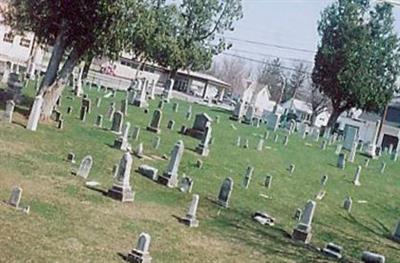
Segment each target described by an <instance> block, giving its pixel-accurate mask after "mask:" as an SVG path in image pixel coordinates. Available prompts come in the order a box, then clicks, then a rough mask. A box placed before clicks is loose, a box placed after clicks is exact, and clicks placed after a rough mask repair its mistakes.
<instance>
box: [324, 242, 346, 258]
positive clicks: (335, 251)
mask: <svg viewBox="0 0 400 263" xmlns="http://www.w3.org/2000/svg"><path fill="white" fill-rule="evenodd" d="M322 253H324V254H325V255H326V256H328V257H333V258H337V259H341V258H342V257H343V256H342V253H343V248H342V247H341V246H338V245H336V244H333V243H328V244H327V245H326V246H325V247H324V248H323V249H322Z"/></svg>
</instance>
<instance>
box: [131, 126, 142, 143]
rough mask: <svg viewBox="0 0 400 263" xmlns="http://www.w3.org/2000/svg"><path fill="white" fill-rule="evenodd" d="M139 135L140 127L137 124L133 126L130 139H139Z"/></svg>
mask: <svg viewBox="0 0 400 263" xmlns="http://www.w3.org/2000/svg"><path fill="white" fill-rule="evenodd" d="M139 135H140V127H139V126H135V127H133V130H132V135H131V137H132V140H134V141H137V140H139Z"/></svg>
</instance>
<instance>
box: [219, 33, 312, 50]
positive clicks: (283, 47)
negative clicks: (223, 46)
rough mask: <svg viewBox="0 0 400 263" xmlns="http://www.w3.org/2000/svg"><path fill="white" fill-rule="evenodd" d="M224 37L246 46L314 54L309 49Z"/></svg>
mask: <svg viewBox="0 0 400 263" xmlns="http://www.w3.org/2000/svg"><path fill="white" fill-rule="evenodd" d="M224 37H225V38H226V39H230V40H233V41H238V42H243V43H248V44H253V45H259V46H267V47H274V48H279V49H285V50H291V51H297V52H304V53H311V54H315V51H314V50H309V49H303V48H295V47H290V46H284V45H278V44H270V43H266V42H260V41H254V40H246V39H240V38H236V37H227V36H224Z"/></svg>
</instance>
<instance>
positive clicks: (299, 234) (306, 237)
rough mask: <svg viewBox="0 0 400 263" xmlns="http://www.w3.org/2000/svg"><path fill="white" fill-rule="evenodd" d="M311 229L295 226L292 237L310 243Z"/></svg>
mask: <svg viewBox="0 0 400 263" xmlns="http://www.w3.org/2000/svg"><path fill="white" fill-rule="evenodd" d="M311 237H312V234H311V231H306V230H303V229H298V228H295V229H293V234H292V239H293V240H296V241H300V242H303V243H304V244H308V243H310V241H311Z"/></svg>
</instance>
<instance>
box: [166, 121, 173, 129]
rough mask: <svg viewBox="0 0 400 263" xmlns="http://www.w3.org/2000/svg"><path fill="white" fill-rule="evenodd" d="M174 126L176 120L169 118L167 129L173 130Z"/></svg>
mask: <svg viewBox="0 0 400 263" xmlns="http://www.w3.org/2000/svg"><path fill="white" fill-rule="evenodd" d="M174 126H175V121H173V120H169V121H168V124H167V129H169V130H173V129H174Z"/></svg>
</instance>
